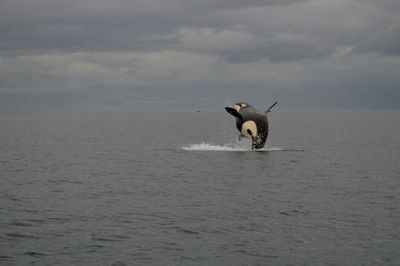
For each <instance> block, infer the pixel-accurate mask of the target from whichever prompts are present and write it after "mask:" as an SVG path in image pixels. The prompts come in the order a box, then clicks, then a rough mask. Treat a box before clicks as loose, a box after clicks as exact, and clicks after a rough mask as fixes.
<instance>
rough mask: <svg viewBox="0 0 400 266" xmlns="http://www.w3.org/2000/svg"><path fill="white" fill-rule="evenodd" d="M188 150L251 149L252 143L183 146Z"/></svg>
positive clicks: (275, 149)
mask: <svg viewBox="0 0 400 266" xmlns="http://www.w3.org/2000/svg"><path fill="white" fill-rule="evenodd" d="M181 149H182V150H187V151H251V144H250V145H249V143H246V142H236V143H229V144H224V145H216V144H211V143H207V142H202V143H198V144H189V145H185V146H183V147H182V148H181ZM282 150H283V149H281V148H278V147H264V148H263V149H259V150H254V151H282Z"/></svg>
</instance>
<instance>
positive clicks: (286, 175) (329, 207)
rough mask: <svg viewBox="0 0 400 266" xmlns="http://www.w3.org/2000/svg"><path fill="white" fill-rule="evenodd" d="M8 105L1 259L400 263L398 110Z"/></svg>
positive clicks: (0, 198) (0, 163) (0, 197)
mask: <svg viewBox="0 0 400 266" xmlns="http://www.w3.org/2000/svg"><path fill="white" fill-rule="evenodd" d="M269 119H270V127H271V129H270V136H269V138H268V141H267V145H266V147H265V148H264V149H262V150H260V151H251V150H250V143H249V142H246V141H243V142H239V141H238V140H237V137H238V132H237V130H236V128H235V122H234V118H233V117H232V116H230V115H229V114H227V113H226V112H225V111H224V110H223V109H222V110H221V112H215V113H207V112H192V113H190V112H186V113H185V112H182V113H179V112H177V113H173V112H171V113H128V112H125V113H59V114H1V115H0V181H1V182H0V265H113V266H117V265H118V266H121V265H400V159H399V158H400V111H348V112H347V111H342V112H322V111H317V112H311V111H310V112H305V111H304V112H295V111H280V110H279V108H276V109H274V111H273V112H272V113H270V115H269Z"/></svg>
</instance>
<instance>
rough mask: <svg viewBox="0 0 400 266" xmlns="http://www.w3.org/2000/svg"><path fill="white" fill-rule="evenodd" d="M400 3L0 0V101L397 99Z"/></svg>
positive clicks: (300, 103)
mask: <svg viewBox="0 0 400 266" xmlns="http://www.w3.org/2000/svg"><path fill="white" fill-rule="evenodd" d="M399 11H400V6H399V4H398V1H394V0H393V1H391V0H384V1H374V0H367V1H361V0H352V1H322V0H312V1H295V0H287V1H277V0H271V1H261V0H252V1H227V0H217V1H215V0H214V1H211V0H210V1H190V2H189V1H186V0H185V1H184V0H163V1H161V0H136V1H128V0H118V1H112V2H110V1H106V0H96V1H94V0H80V1H78V0H60V1H52V0H21V1H11V0H4V1H1V2H0V32H1V34H0V103H1V108H0V109H1V110H9V109H15V110H18V109H19V108H23V109H24V108H28V107H29V106H31V107H32V109H35V108H40V106H44V107H43V108H45V109H46V108H48V109H54V108H61V107H60V106H65V108H68V106H70V107H72V106H74V107H73V108H76V106H81V107H82V108H84V107H85V106H94V107H96V108H108V107H110V106H111V107H126V108H133V109H134V108H135V107H145V108H153V107H154V106H163V107H161V108H164V107H174V108H175V107H179V106H181V107H182V108H188V107H190V106H192V107H193V106H198V107H193V108H196V109H197V108H212V107H213V106H219V105H221V104H224V102H223V101H224V99H225V98H226V97H228V96H229V97H231V98H234V99H240V98H246V99H247V100H249V101H254V102H257V101H260V104H264V103H263V101H264V100H262V99H263V98H264V99H266V101H268V99H269V98H274V99H275V98H279V99H281V101H282V102H283V104H284V103H285V102H286V103H287V107H291V106H292V107H313V106H318V107H323V106H329V107H341V106H346V107H352V106H353V107H387V108H388V107H399V102H400V101H399V100H400V92H399V90H398V86H399V84H400V73H399V72H400V57H399V53H400V50H399V47H400V20H399V19H398V18H397V17H398V15H397V14H398V12H399ZM393 99H396V101H395V100H393Z"/></svg>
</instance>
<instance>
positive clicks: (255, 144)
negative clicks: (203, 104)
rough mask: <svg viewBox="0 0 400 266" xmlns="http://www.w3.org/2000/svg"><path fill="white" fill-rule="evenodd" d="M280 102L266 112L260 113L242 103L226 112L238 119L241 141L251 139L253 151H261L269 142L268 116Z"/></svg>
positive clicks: (227, 109) (237, 125)
mask: <svg viewBox="0 0 400 266" xmlns="http://www.w3.org/2000/svg"><path fill="white" fill-rule="evenodd" d="M277 103H278V102H275V103H274V104H273V105H271V106H270V107H269V108H268V109H267V110H266V111H265V112H260V111H258V110H257V109H256V108H254V107H253V106H251V105H250V104H248V103H245V102H240V103H237V104H235V105H234V107H233V108H232V107H225V110H226V111H227V112H228V113H230V114H231V115H233V116H234V117H236V127H237V129H238V130H239V132H240V134H239V140H240V139H241V138H242V137H247V138H251V140H252V145H251V148H252V150H254V149H261V148H262V147H264V145H265V142H266V141H267V137H268V131H269V125H268V117H267V114H268V113H269V112H270V111H271V109H272V107H274V106H275V105H276V104H277Z"/></svg>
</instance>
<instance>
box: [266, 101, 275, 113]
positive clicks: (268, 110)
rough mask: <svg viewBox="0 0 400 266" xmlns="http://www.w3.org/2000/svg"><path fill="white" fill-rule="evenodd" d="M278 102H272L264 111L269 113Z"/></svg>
mask: <svg viewBox="0 0 400 266" xmlns="http://www.w3.org/2000/svg"><path fill="white" fill-rule="evenodd" d="M277 103H278V102H274V103H273V104H272V105H271V106H270V107H269V108H268V109H267V110H266V111H265V112H266V113H269V112H271V109H272V108H273V107H274V106H275V105H276V104H277Z"/></svg>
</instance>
